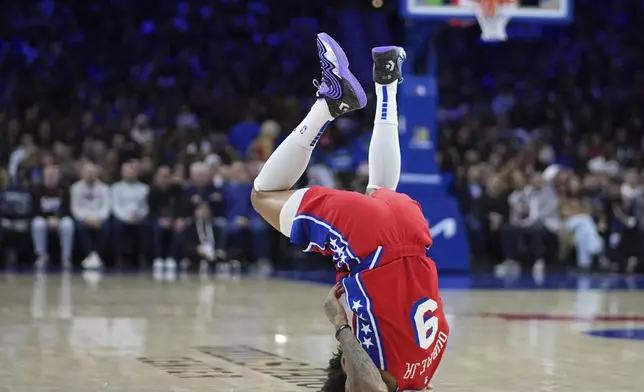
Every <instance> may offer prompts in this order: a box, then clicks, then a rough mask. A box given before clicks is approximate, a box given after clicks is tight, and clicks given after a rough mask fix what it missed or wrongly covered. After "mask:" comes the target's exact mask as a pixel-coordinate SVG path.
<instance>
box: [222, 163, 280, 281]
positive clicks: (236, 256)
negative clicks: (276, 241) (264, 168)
mask: <svg viewBox="0 0 644 392" xmlns="http://www.w3.org/2000/svg"><path fill="white" fill-rule="evenodd" d="M252 187H253V184H252V182H251V181H250V175H249V172H248V168H247V167H246V165H244V163H243V162H235V163H233V164H232V165H231V167H230V172H229V173H228V181H227V183H226V184H225V185H224V188H223V192H224V195H225V199H226V219H227V222H228V230H227V250H228V256H229V258H230V259H233V260H240V261H242V262H247V261H250V260H253V261H256V262H257V266H258V268H259V269H261V270H262V273H268V272H269V270H270V268H271V267H270V262H269V260H268V239H267V234H268V233H267V227H266V224H265V223H264V221H263V220H262V219H261V218H260V217H259V216H258V215H257V214H255V213H254V210H253V208H252V206H251V204H250V198H248V197H247V196H248V195H249V192H250V191H251V190H252ZM249 243H250V244H251V246H250V247H249V246H248V244H249ZM242 264H244V263H242Z"/></svg>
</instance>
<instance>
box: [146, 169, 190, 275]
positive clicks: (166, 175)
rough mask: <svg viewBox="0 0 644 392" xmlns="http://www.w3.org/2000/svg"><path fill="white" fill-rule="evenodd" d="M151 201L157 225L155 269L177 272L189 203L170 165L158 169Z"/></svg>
mask: <svg viewBox="0 0 644 392" xmlns="http://www.w3.org/2000/svg"><path fill="white" fill-rule="evenodd" d="M148 204H149V207H150V218H151V224H152V228H153V234H152V235H153V239H154V241H153V246H154V249H153V252H154V264H153V266H154V269H155V271H157V272H162V271H163V269H166V270H168V271H174V270H176V268H177V261H176V260H177V257H178V256H179V249H178V244H179V241H180V238H179V236H180V235H181V231H182V230H183V227H184V225H185V221H184V219H183V217H184V216H185V213H184V211H183V210H184V209H185V205H184V199H183V189H181V186H180V185H178V184H175V183H173V182H172V172H171V170H170V168H169V167H168V166H161V167H160V168H158V169H157V171H156V175H155V177H154V185H153V186H152V189H151V190H150V195H149V197H148ZM168 245H169V246H168Z"/></svg>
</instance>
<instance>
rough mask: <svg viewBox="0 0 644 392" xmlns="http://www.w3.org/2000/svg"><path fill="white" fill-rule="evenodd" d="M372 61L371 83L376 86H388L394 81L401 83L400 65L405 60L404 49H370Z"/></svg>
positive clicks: (380, 47)
mask: <svg viewBox="0 0 644 392" xmlns="http://www.w3.org/2000/svg"><path fill="white" fill-rule="evenodd" d="M371 58H372V59H373V81H374V82H376V83H378V84H389V83H391V82H394V81H398V83H402V81H403V77H402V63H403V61H405V59H406V58H407V53H405V49H403V48H401V47H400V46H378V47H377V48H373V49H371Z"/></svg>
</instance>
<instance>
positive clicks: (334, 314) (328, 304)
mask: <svg viewBox="0 0 644 392" xmlns="http://www.w3.org/2000/svg"><path fill="white" fill-rule="evenodd" d="M342 291H343V288H342V285H341V284H340V283H336V284H335V286H333V287H332V288H331V291H329V294H328V295H327V297H326V301H325V302H324V313H326V317H327V318H328V319H329V321H330V322H331V323H333V325H335V326H336V327H337V326H340V325H344V324H348V323H349V322H348V320H347V314H346V312H345V311H344V307H343V306H342V303H341V302H340V299H339V298H340V296H341V295H342Z"/></svg>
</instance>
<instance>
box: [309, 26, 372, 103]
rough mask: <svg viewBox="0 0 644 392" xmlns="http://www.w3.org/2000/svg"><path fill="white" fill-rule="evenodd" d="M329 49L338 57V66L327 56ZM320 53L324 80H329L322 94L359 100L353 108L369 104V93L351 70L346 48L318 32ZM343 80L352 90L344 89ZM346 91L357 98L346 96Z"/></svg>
mask: <svg viewBox="0 0 644 392" xmlns="http://www.w3.org/2000/svg"><path fill="white" fill-rule="evenodd" d="M327 48H328V49H327ZM329 49H330V50H331V52H332V54H333V55H334V56H335V58H336V63H337V67H336V64H334V63H333V62H331V61H330V60H329V59H327V58H326V56H325V54H326V53H327V51H328V50H329ZM318 54H319V56H320V61H321V62H322V74H323V81H324V82H327V83H325V86H323V87H326V88H322V89H320V94H321V95H323V96H325V97H326V98H328V99H331V100H340V99H344V100H345V101H346V102H347V103H352V102H351V101H357V102H356V103H357V105H356V107H352V108H351V110H355V109H362V108H363V107H365V106H366V105H367V95H366V94H365V92H364V89H363V88H362V86H361V85H360V82H358V79H356V77H355V76H353V74H352V73H351V71H350V70H349V60H348V59H347V55H346V54H345V53H344V50H342V48H341V47H340V45H339V44H338V43H337V42H335V40H334V39H333V38H331V37H330V36H329V35H328V34H326V33H320V34H318ZM334 69H336V70H337V74H336V73H334V72H333V70H334ZM343 81H344V82H346V85H348V87H350V89H351V91H350V92H348V91H343V83H342V82H343ZM346 93H351V94H352V95H355V99H351V98H352V97H345V94H346ZM347 98H348V99H347ZM352 106H353V105H352Z"/></svg>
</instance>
